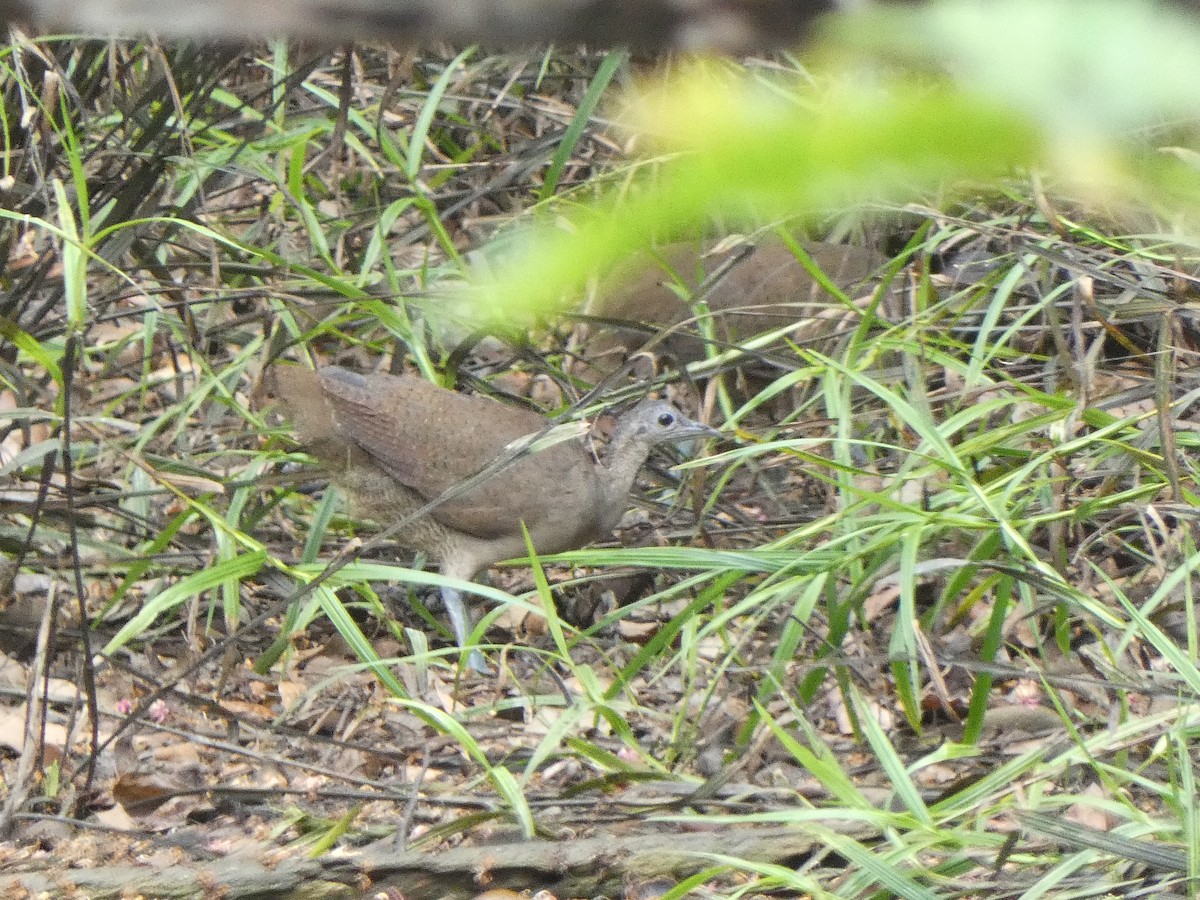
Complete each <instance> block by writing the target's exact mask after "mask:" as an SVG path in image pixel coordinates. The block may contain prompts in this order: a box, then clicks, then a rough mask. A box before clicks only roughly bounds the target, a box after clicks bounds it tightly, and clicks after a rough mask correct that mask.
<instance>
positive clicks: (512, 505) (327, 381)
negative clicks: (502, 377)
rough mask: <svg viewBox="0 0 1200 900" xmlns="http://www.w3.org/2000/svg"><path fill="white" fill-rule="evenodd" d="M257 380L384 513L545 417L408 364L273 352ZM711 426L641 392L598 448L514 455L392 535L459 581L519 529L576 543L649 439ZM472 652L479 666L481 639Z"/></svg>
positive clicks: (625, 483) (591, 537)
mask: <svg viewBox="0 0 1200 900" xmlns="http://www.w3.org/2000/svg"><path fill="white" fill-rule="evenodd" d="M262 389H263V390H264V391H265V393H266V394H267V395H268V396H273V397H274V398H276V399H278V401H280V402H281V404H282V406H283V408H284V412H285V413H286V414H287V415H288V416H289V417H290V418H291V422H292V426H293V428H294V430H295V432H296V434H297V436H298V437H299V439H300V441H301V442H302V443H303V444H304V445H305V447H306V449H308V450H309V451H310V452H311V453H312V455H314V456H315V457H317V459H318V460H319V461H320V462H321V463H322V464H323V465H324V467H325V469H326V470H327V472H328V474H329V476H330V478H331V480H332V481H333V482H334V483H335V484H337V485H338V486H339V487H340V488H341V489H342V490H343V492H344V493H345V494H346V495H347V496H348V497H349V499H350V502H351V506H352V509H353V511H354V513H355V514H356V515H358V516H361V517H363V518H366V519H371V520H374V521H375V522H377V523H379V524H381V525H389V524H392V523H396V522H399V521H400V520H401V519H404V518H405V517H407V516H411V515H412V514H414V513H417V512H418V511H420V510H421V509H422V508H423V507H425V506H426V505H427V504H428V503H429V502H430V501H432V500H435V499H437V498H439V497H442V495H443V494H445V493H446V492H447V491H451V489H454V488H455V487H456V486H459V485H461V484H462V482H464V481H465V480H467V479H472V477H473V476H476V475H477V474H478V473H480V471H481V470H483V469H484V468H485V467H488V466H489V464H492V463H493V462H494V461H496V460H497V458H498V457H500V456H501V455H502V454H505V453H506V449H508V450H509V452H511V446H512V445H513V443H514V442H516V441H518V440H520V439H522V438H526V437H529V436H534V435H537V434H539V433H541V432H544V431H546V430H547V429H548V428H549V427H550V425H551V423H550V421H549V420H548V419H546V418H545V417H544V416H542V415H539V414H538V413H535V412H533V411H531V410H528V409H519V408H516V407H514V406H510V405H507V404H504V403H500V402H498V401H495V400H491V399H488V398H485V397H480V396H474V395H466V394H461V393H458V392H456V391H452V390H449V389H446V388H443V387H440V386H438V385H435V384H433V383H432V382H430V381H427V380H425V379H424V378H422V377H420V376H418V375H412V374H405V375H390V374H385V373H373V374H362V373H359V372H354V371H351V370H348V369H345V368H342V367H340V366H324V367H321V368H318V369H316V370H313V369H308V368H305V367H302V366H297V365H285V364H276V365H274V366H271V367H270V368H269V369H268V370H267V374H265V375H264V385H263V388H262ZM720 434H721V433H720V432H719V431H717V430H716V429H714V428H711V427H709V426H707V425H703V424H701V423H699V422H695V421H693V420H691V419H689V418H688V417H686V416H685V415H683V413H681V412H680V411H679V410H678V409H677V408H676V407H675V406H673V405H672V404H670V403H668V402H666V401H663V400H653V399H647V400H642V401H641V402H639V403H638V404H637V405H635V406H633V407H632V408H631V409H629V410H628V411H627V412H625V413H624V414H623V415H621V416H619V417H618V419H617V423H616V428H615V430H614V432H613V435H612V439H611V440H610V442H609V445H608V449H607V453H606V454H605V459H604V460H603V461H600V460H598V459H597V458H596V456H595V455H594V454H593V453H592V452H591V451H590V450H589V449H588V448H587V446H585V444H584V442H583V441H582V440H581V439H578V438H575V439H571V440H567V441H564V442H560V443H556V444H553V445H552V446H549V447H548V448H546V449H542V450H539V451H537V452H533V453H530V454H528V455H524V456H518V457H517V458H516V461H515V462H512V463H511V465H508V466H507V467H505V468H502V469H499V470H498V471H496V473H495V474H494V475H492V476H491V477H490V478H487V479H486V480H476V479H473V483H472V485H471V486H469V487H468V488H467V489H466V490H463V491H462V492H461V493H453V494H452V495H448V496H447V498H446V499H445V502H442V503H440V504H439V505H437V506H435V507H434V508H433V509H432V510H430V511H429V512H427V513H426V514H424V515H421V516H420V517H418V518H416V519H414V520H413V521H411V522H409V523H408V524H407V525H406V526H404V527H403V528H402V529H401V531H400V532H399V533H398V535H397V540H398V542H399V543H400V544H401V545H403V546H405V547H407V548H409V549H411V550H416V551H419V552H422V553H424V554H425V555H426V557H427V558H429V559H431V560H432V561H434V562H435V563H436V564H437V566H438V570H439V571H440V573H441V574H442V575H445V576H447V577H451V578H456V579H461V580H463V581H471V580H474V579H475V578H476V577H478V576H479V574H480V573H481V572H483V571H485V570H486V569H488V568H489V567H490V566H492V565H493V564H495V563H497V562H500V561H501V560H505V559H512V558H516V557H522V556H525V555H527V552H528V551H527V548H526V543H525V534H526V532H527V533H528V535H529V540H530V543H531V544H532V546H533V547H534V549H535V550H536V551H537V552H538V553H559V552H562V551H565V550H574V549H578V548H580V547H583V546H585V545H587V544H589V543H592V542H593V541H596V540H601V539H604V538H606V537H608V536H609V534H610V533H611V531H612V529H613V527H614V526H615V525H616V524H617V522H618V520H619V519H620V518H621V516H622V515H623V514H624V512H625V511H626V509H627V508H628V500H629V492H630V490H631V488H632V486H633V481H634V478H635V477H636V476H637V473H638V470H639V469H640V468H641V467H642V465H643V463H645V461H646V458H647V457H648V455H649V453H650V451H651V449H652V448H653V447H654V446H656V445H657V444H661V443H664V442H670V441H684V440H689V439H696V438H711V437H720ZM476 481H477V482H478V483H476ZM522 525H524V530H523V529H522ZM441 595H442V600H443V603H444V605H445V607H446V611H447V614H448V617H449V619H450V622H451V626H452V628H453V631H454V637H455V639H456V640H457V642H458V645H459V647H460V648H465V647H466V643H467V637H468V634H469V632H470V628H469V624H470V619H469V616H468V613H467V610H466V607H465V605H464V603H463V600H462V596H461V594H460V593H459V592H458V591H457V590H455V589H453V588H449V587H443V588H441ZM468 665H469V666H470V667H471V668H472V669H475V670H477V671H481V672H486V671H487V666H486V663H485V662H484V660H483V657H482V655H481V654H480V653H479V651H478V650H477V649H472V651H471V652H470V653H469V655H468Z"/></svg>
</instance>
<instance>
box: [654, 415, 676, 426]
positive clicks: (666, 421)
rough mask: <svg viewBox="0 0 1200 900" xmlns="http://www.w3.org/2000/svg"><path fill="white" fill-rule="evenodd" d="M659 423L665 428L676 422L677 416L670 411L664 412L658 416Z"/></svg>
mask: <svg viewBox="0 0 1200 900" xmlns="http://www.w3.org/2000/svg"><path fill="white" fill-rule="evenodd" d="M658 424H659V425H661V426H662V427H663V428H669V427H670V426H672V425H674V424H675V417H674V416H673V415H671V414H670V413H663V414H662V415H661V416H659V417H658Z"/></svg>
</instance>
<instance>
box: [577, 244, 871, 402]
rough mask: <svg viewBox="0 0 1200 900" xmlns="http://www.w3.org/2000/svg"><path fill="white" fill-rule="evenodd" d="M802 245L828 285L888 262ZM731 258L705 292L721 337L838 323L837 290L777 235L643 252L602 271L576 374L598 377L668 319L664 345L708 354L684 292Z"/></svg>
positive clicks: (852, 288)
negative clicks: (833, 313) (834, 313)
mask: <svg viewBox="0 0 1200 900" xmlns="http://www.w3.org/2000/svg"><path fill="white" fill-rule="evenodd" d="M799 246H800V247H801V248H802V249H803V251H804V253H805V254H807V255H808V257H809V258H810V259H811V260H812V261H813V262H814V263H815V264H816V265H817V267H818V268H820V269H821V271H822V272H824V274H825V275H826V276H827V277H828V278H829V280H830V283H832V284H834V285H836V286H837V287H838V288H839V289H841V290H843V291H845V292H847V293H849V294H850V296H851V297H855V296H856V295H857V293H858V292H859V291H861V290H864V289H866V290H867V291H868V292H869V291H870V290H873V288H874V284H873V283H872V282H873V278H874V276H876V275H877V274H878V272H879V271H880V270H882V268H883V266H884V264H885V263H886V262H887V259H886V257H884V256H883V255H882V254H880V253H877V252H875V251H874V250H871V249H869V248H867V247H860V246H856V245H852V244H833V243H826V242H820V241H809V242H801V243H800V245H799ZM735 256H736V257H737V258H736V259H734V257H735ZM727 262H732V263H733V265H732V268H730V269H729V270H728V271H726V272H725V273H724V275H722V276H721V277H720V279H719V280H717V281H716V282H715V283H714V284H713V285H712V286H711V289H710V290H706V291H704V294H703V295H704V300H705V304H706V306H707V308H708V311H709V313H710V314H711V315H712V318H713V325H714V336H715V337H716V339H717V340H719V341H721V342H722V343H723V344H724V345H733V344H736V343H737V342H738V341H744V340H747V339H749V338H752V337H755V336H756V335H759V334H763V333H765V332H767V331H772V330H774V329H777V328H781V327H785V326H788V325H795V326H797V327H798V328H799V327H801V326H804V325H805V323H808V325H807V327H808V330H809V331H811V332H812V335H811V336H813V337H816V336H820V335H822V334H826V333H832V332H834V331H835V330H836V328H837V325H838V321H837V320H833V319H829V318H827V317H823V316H822V312H823V311H824V310H826V309H828V308H829V306H830V302H831V301H832V296H831V295H830V293H829V292H828V291H826V290H825V288H824V286H823V285H821V284H820V283H819V282H818V281H817V280H816V279H815V278H814V277H813V276H812V274H811V273H810V272H809V271H808V269H806V268H805V267H804V265H802V264H801V262H800V260H799V259H798V258H797V256H796V254H795V253H793V251H792V249H791V248H790V247H789V246H788V245H786V244H784V243H783V242H781V241H779V240H778V239H767V240H765V241H763V242H762V243H760V244H757V245H753V246H751V245H746V244H742V245H736V246H728V247H727V246H725V244H724V243H722V244H717V243H715V242H713V241H684V242H679V243H674V244H667V245H665V246H663V247H660V248H658V249H656V250H654V251H653V252H650V251H646V252H643V253H639V254H637V255H636V256H634V257H632V258H630V259H629V260H628V261H626V262H625V263H624V264H623V265H622V266H620V267H618V268H617V269H615V270H614V271H613V272H612V273H610V274H609V275H608V276H607V277H606V278H605V279H604V281H603V282H602V283H601V285H600V286H599V288H598V290H597V292H596V294H595V295H594V296H593V297H592V298H591V299H590V300H589V301H588V302H587V303H586V304H585V305H584V308H583V314H584V316H585V317H587V319H588V320H590V321H591V324H590V325H589V327H588V329H587V333H586V336H585V337H584V339H583V340H582V341H581V343H580V346H579V348H578V352H579V355H580V356H581V357H582V358H583V359H584V360H585V361H586V364H585V365H583V366H580V367H578V369H577V371H576V373H575V374H579V375H581V377H583V378H584V379H585V380H588V381H593V382H594V381H599V380H600V378H601V377H603V376H605V375H607V374H609V373H610V372H612V371H613V370H615V369H616V368H618V367H619V366H620V365H621V363H622V362H624V360H625V357H626V356H628V355H629V354H630V353H633V352H635V351H637V350H638V349H639V348H640V347H641V346H642V345H643V344H645V343H646V342H647V340H649V339H650V338H652V337H654V336H655V335H656V334H658V333H660V332H662V331H663V330H664V329H666V328H668V326H677V327H675V328H672V329H671V330H670V331H669V332H668V333H667V334H666V335H665V337H664V338H660V339H658V340H655V341H654V342H653V343H654V346H655V347H656V348H657V349H659V350H661V351H665V352H666V353H669V354H670V355H672V356H674V357H675V358H676V359H677V360H679V361H680V362H682V363H688V362H695V361H696V360H699V359H703V358H704V354H705V340H704V339H703V338H702V337H700V336H699V335H698V334H697V333H696V329H695V328H694V327H693V328H687V327H683V325H684V324H685V323H686V321H687V320H689V319H690V318H691V317H692V316H693V315H694V314H695V312H694V310H693V308H692V305H691V303H690V302H688V301H687V300H684V299H682V298H681V296H680V294H679V293H678V291H679V289H685V290H686V291H687V292H689V293H691V294H696V293H697V292H698V291H699V290H700V288H701V286H702V285H704V284H706V279H707V278H708V276H709V275H710V274H711V273H713V272H715V271H717V270H718V268H719V267H720V266H722V265H724V264H725V263H727ZM676 279H678V282H677V281H676ZM781 343H782V342H781Z"/></svg>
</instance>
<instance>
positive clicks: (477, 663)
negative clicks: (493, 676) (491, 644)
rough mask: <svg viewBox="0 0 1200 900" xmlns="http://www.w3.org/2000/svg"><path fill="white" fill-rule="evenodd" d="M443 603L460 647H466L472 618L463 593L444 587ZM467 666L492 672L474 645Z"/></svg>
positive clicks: (479, 670)
mask: <svg viewBox="0 0 1200 900" xmlns="http://www.w3.org/2000/svg"><path fill="white" fill-rule="evenodd" d="M442 603H443V604H444V605H445V607H446V615H448V616H449V617H450V627H451V628H452V629H453V630H454V639H455V640H456V641H458V646H459V647H466V646H467V634H468V632H469V631H470V627H469V625H470V621H471V620H470V617H469V614H468V613H467V607H466V605H465V604H464V603H463V598H462V594H461V593H459V592H458V591H457V590H455V589H454V588H450V587H443V588H442ZM467 666H468V667H470V668H472V669H474V670H475V671H476V672H482V673H483V674H485V675H486V674H488V673H490V672H491V670H490V669H489V668H488V664H487V662H486V660H484V658H483V654H482V653H480V652H479V651H478V650H476V649H475V648H474V647H472V648H471V652H470V653H468V654H467Z"/></svg>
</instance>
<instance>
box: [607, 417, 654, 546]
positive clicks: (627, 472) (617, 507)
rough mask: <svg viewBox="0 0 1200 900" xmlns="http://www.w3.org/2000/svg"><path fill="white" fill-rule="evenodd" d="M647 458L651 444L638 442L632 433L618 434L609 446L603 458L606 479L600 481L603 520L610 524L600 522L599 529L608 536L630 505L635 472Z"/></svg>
mask: <svg viewBox="0 0 1200 900" xmlns="http://www.w3.org/2000/svg"><path fill="white" fill-rule="evenodd" d="M649 455H650V445H649V444H648V443H646V442H645V441H641V440H638V439H637V437H636V436H634V435H632V434H623V433H621V432H620V431H618V432H617V433H616V434H615V435H614V436H613V439H612V441H611V443H610V444H609V445H608V453H607V454H606V455H605V460H604V469H605V476H604V477H603V478H602V479H601V482H600V483H601V486H602V490H603V491H604V503H603V508H604V510H605V512H606V517H607V518H608V519H611V521H608V522H604V523H602V530H603V531H604V532H605V533H607V532H609V531H611V530H612V528H613V527H615V526H616V524H617V522H618V521H619V520H620V518H621V516H622V515H624V513H625V510H626V509H627V508H628V505H629V492H630V490H631V489H632V488H633V480H634V479H635V478H636V477H637V473H638V470H639V469H641V467H642V464H643V463H645V462H646V457H647V456H649Z"/></svg>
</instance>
